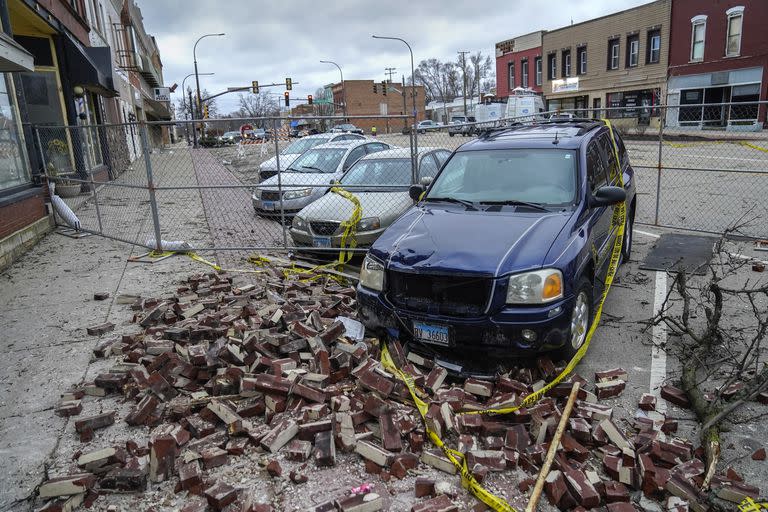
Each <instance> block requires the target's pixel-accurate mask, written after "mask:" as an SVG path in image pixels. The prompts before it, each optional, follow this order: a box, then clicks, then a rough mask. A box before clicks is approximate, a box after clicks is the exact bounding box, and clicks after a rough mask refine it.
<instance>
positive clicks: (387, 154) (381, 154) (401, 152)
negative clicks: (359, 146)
mask: <svg viewBox="0 0 768 512" xmlns="http://www.w3.org/2000/svg"><path fill="white" fill-rule="evenodd" d="M437 149H442V150H444V151H448V152H450V150H448V149H445V148H432V147H424V148H419V156H422V155H424V154H426V153H429V152H430V151H435V150H437ZM410 157H411V150H410V148H392V149H385V150H383V151H377V152H375V153H369V154H367V155H365V156H364V157H362V158H360V160H384V159H397V158H410Z"/></svg>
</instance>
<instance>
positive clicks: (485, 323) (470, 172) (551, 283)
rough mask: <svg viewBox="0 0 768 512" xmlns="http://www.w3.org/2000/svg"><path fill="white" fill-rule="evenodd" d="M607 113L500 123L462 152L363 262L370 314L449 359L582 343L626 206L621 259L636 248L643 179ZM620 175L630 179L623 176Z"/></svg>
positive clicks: (362, 303)
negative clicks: (620, 207)
mask: <svg viewBox="0 0 768 512" xmlns="http://www.w3.org/2000/svg"><path fill="white" fill-rule="evenodd" d="M611 137H612V134H611V130H610V129H609V127H608V126H606V124H605V123H603V122H600V121H596V120H565V121H559V122H557V121H554V122H545V123H542V124H538V125H527V126H512V127H507V128H502V129H495V130H490V131H487V132H485V133H484V134H482V135H481V136H480V137H479V138H478V139H475V140H473V141H471V142H469V143H467V144H464V145H463V146H461V147H460V148H458V149H457V150H456V151H455V152H454V153H453V154H452V155H451V157H450V158H449V160H448V161H447V162H446V163H445V164H444V165H443V167H442V169H441V170H440V172H439V173H438V175H437V176H436V177H435V179H434V181H433V182H432V183H431V184H430V185H429V188H428V189H427V190H426V191H425V189H424V187H422V186H421V185H414V186H412V187H411V197H412V198H414V200H415V201H417V202H416V204H415V205H414V206H413V207H412V208H410V209H409V210H408V211H407V212H406V213H404V214H403V215H402V217H400V218H399V219H398V220H397V221H396V222H395V223H393V224H392V225H391V226H390V227H389V228H388V229H387V230H386V231H385V232H384V233H383V234H382V236H381V237H380V238H379V239H378V241H377V242H376V243H375V244H374V245H373V247H372V248H371V250H370V251H369V253H368V255H367V256H366V258H365V260H364V261H363V265H362V269H361V274H360V284H359V285H358V288H357V292H358V303H359V311H358V313H359V317H360V319H361V320H362V322H363V323H364V324H365V325H366V327H368V328H369V329H372V330H374V331H377V332H379V333H385V332H386V333H388V334H389V335H391V336H395V337H398V338H399V339H401V340H403V341H405V342H408V343H409V348H410V349H411V350H416V351H417V352H424V353H426V354H427V355H431V356H432V357H438V358H439V360H440V363H441V364H443V365H444V366H446V367H448V368H449V369H453V370H455V371H460V372H468V371H469V370H468V369H466V366H465V367H464V369H462V365H463V363H458V364H453V363H451V361H467V360H469V359H471V358H473V357H474V358H475V359H476V358H478V357H479V358H481V359H485V360H489V358H491V359H490V360H493V358H495V357H503V356H522V355H532V354H535V353H538V352H542V351H549V350H556V351H558V352H559V353H558V354H557V355H558V356H561V357H564V358H567V359H569V358H570V357H571V356H572V355H573V354H574V353H575V352H576V350H578V348H579V347H580V346H581V345H582V344H583V343H584V341H585V338H586V333H587V330H588V329H589V326H590V324H591V322H592V318H593V316H594V311H595V308H596V305H597V303H598V301H599V299H600V296H601V293H602V290H603V287H604V283H605V278H606V274H607V272H608V267H609V263H610V259H611V250H612V248H613V246H614V241H615V239H616V236H617V232H618V226H615V225H613V222H612V217H613V211H614V208H615V206H616V205H617V204H619V203H621V202H622V201H624V202H625V204H626V224H625V238H624V241H623V247H622V260H624V261H625V260H626V259H628V258H629V254H630V251H631V247H632V223H633V219H634V213H635V210H636V206H637V201H636V195H635V180H634V173H633V171H632V167H631V166H630V163H629V158H628V156H627V152H626V149H625V147H624V143H623V141H622V140H621V137H620V136H619V134H618V133H616V132H615V130H614V132H613V137H614V138H615V143H616V147H617V149H618V151H617V152H618V159H619V161H618V162H617V161H616V153H617V152H616V151H614V146H613V141H612V140H611ZM619 172H621V173H623V188H622V187H620V186H618V185H619V180H618V173H619Z"/></svg>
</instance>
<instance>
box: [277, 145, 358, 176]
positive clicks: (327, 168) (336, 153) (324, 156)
mask: <svg viewBox="0 0 768 512" xmlns="http://www.w3.org/2000/svg"><path fill="white" fill-rule="evenodd" d="M346 152H347V150H346V149H340V148H315V149H311V150H309V151H307V152H306V153H304V154H303V155H301V156H300V157H299V158H297V159H296V160H295V161H294V162H293V163H292V164H291V165H290V167H288V170H291V171H296V172H309V173H313V172H323V173H333V172H336V169H337V168H338V167H339V162H341V159H342V158H344V154H345V153H346Z"/></svg>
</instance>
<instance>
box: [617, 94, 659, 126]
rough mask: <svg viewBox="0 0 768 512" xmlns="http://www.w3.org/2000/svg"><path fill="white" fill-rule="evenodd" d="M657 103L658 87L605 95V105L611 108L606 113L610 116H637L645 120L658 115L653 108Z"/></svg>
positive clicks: (656, 110)
mask: <svg viewBox="0 0 768 512" xmlns="http://www.w3.org/2000/svg"><path fill="white" fill-rule="evenodd" d="M658 103H659V90H658V89H643V90H639V91H626V92H614V93H610V94H608V95H607V105H606V106H607V107H609V108H610V109H611V110H608V112H607V115H608V117H612V118H624V117H637V118H638V119H640V120H642V121H645V120H647V119H648V118H650V117H656V116H658V115H659V112H658V109H656V108H653V107H655V106H656V105H658Z"/></svg>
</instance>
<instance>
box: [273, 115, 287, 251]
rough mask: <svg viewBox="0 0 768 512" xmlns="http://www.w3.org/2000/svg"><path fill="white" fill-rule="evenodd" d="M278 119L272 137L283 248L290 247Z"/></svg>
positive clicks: (275, 120)
mask: <svg viewBox="0 0 768 512" xmlns="http://www.w3.org/2000/svg"><path fill="white" fill-rule="evenodd" d="M277 121H278V120H277V119H272V136H273V137H274V139H275V164H276V165H277V194H278V197H279V198H280V227H281V228H282V230H283V247H288V233H287V228H286V226H285V208H284V207H283V177H282V176H283V171H282V169H280V144H279V143H278V140H277V138H278V137H277Z"/></svg>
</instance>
